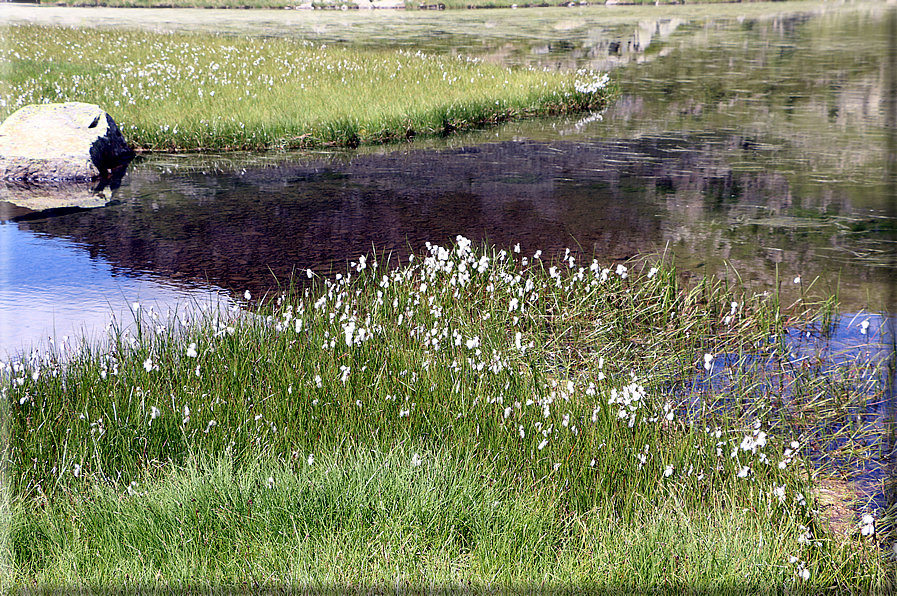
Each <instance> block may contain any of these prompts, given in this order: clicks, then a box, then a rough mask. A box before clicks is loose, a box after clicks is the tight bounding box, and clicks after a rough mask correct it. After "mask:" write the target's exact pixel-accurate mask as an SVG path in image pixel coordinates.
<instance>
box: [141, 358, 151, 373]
mask: <svg viewBox="0 0 897 596" xmlns="http://www.w3.org/2000/svg"><path fill="white" fill-rule="evenodd" d="M143 370H145V371H146V372H150V371H152V370H153V359H152V358H147V359H146V360H144V361H143Z"/></svg>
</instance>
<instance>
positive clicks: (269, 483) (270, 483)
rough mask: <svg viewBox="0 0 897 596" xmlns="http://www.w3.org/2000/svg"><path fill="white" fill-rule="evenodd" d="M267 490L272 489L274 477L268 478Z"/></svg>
mask: <svg viewBox="0 0 897 596" xmlns="http://www.w3.org/2000/svg"><path fill="white" fill-rule="evenodd" d="M268 488H269V489H270V488H274V476H268Z"/></svg>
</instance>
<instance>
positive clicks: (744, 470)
mask: <svg viewBox="0 0 897 596" xmlns="http://www.w3.org/2000/svg"><path fill="white" fill-rule="evenodd" d="M750 471H751V469H750V468H749V467H747V466H744V467H743V468H741V469H740V470H738V477H739V478H747V475H748V474H749V473H750Z"/></svg>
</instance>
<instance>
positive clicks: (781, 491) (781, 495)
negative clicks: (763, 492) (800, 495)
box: [772, 484, 785, 503]
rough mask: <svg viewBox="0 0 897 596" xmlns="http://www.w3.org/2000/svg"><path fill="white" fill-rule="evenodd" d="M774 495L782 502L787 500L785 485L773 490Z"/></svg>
mask: <svg viewBox="0 0 897 596" xmlns="http://www.w3.org/2000/svg"><path fill="white" fill-rule="evenodd" d="M772 495H773V496H774V497H776V498H778V499H779V502H780V503H784V502H785V485H784V484H783V485H782V486H777V487H775V488H774V489H773V490H772Z"/></svg>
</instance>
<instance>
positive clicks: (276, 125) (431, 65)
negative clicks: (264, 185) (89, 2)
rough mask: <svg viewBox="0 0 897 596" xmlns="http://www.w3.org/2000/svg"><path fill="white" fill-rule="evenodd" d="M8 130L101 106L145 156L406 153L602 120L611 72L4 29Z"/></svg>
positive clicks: (300, 43)
mask: <svg viewBox="0 0 897 596" xmlns="http://www.w3.org/2000/svg"><path fill="white" fill-rule="evenodd" d="M0 65H2V66H0V118H5V117H6V116H8V115H9V114H11V113H12V112H14V111H15V110H16V109H18V108H20V107H22V106H24V105H28V104H34V103H59V102H65V101H80V102H87V103H94V104H98V105H99V106H101V107H102V108H104V109H105V110H106V111H107V112H109V113H110V114H111V115H112V117H113V119H114V120H115V121H116V122H117V123H118V125H119V127H120V128H121V130H122V132H123V134H124V135H125V137H126V138H127V139H128V142H129V143H130V144H131V145H132V146H133V147H134V148H135V149H137V150H139V151H184V150H190V151H208V150H267V149H295V148H308V147H319V146H346V147H357V146H359V145H361V144H374V143H388V142H394V141H406V140H409V139H412V138H414V137H416V136H418V135H423V136H427V135H430V136H432V135H447V134H451V133H452V132H455V131H460V130H466V129H471V128H476V127H480V126H486V125H489V124H495V123H498V122H503V121H506V120H510V119H515V118H525V117H532V116H541V115H549V114H560V113H567V112H573V111H581V110H589V109H600V108H602V107H603V106H604V105H606V102H607V99H608V98H609V97H610V96H611V95H612V94H613V93H614V85H613V84H612V83H611V82H610V81H609V78H608V76H607V74H603V73H599V72H592V71H585V70H580V71H577V72H546V71H539V70H534V69H522V68H517V69H509V68H505V67H502V66H499V65H495V64H488V63H483V62H481V61H479V60H476V59H472V58H465V57H460V56H459V57H443V56H436V55H428V54H425V53H422V52H414V53H412V52H409V51H401V50H400V51H396V50H391V51H374V50H358V49H348V48H345V47H328V46H327V45H326V44H322V45H315V44H313V43H310V42H307V41H304V40H297V39H269V38H246V37H242V38H241V37H227V36H218V35H210V34H205V35H203V34H184V33H150V32H133V31H118V30H103V29H89V28H82V29H75V28H55V27H41V26H36V25H14V26H6V27H3V28H2V29H0Z"/></svg>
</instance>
